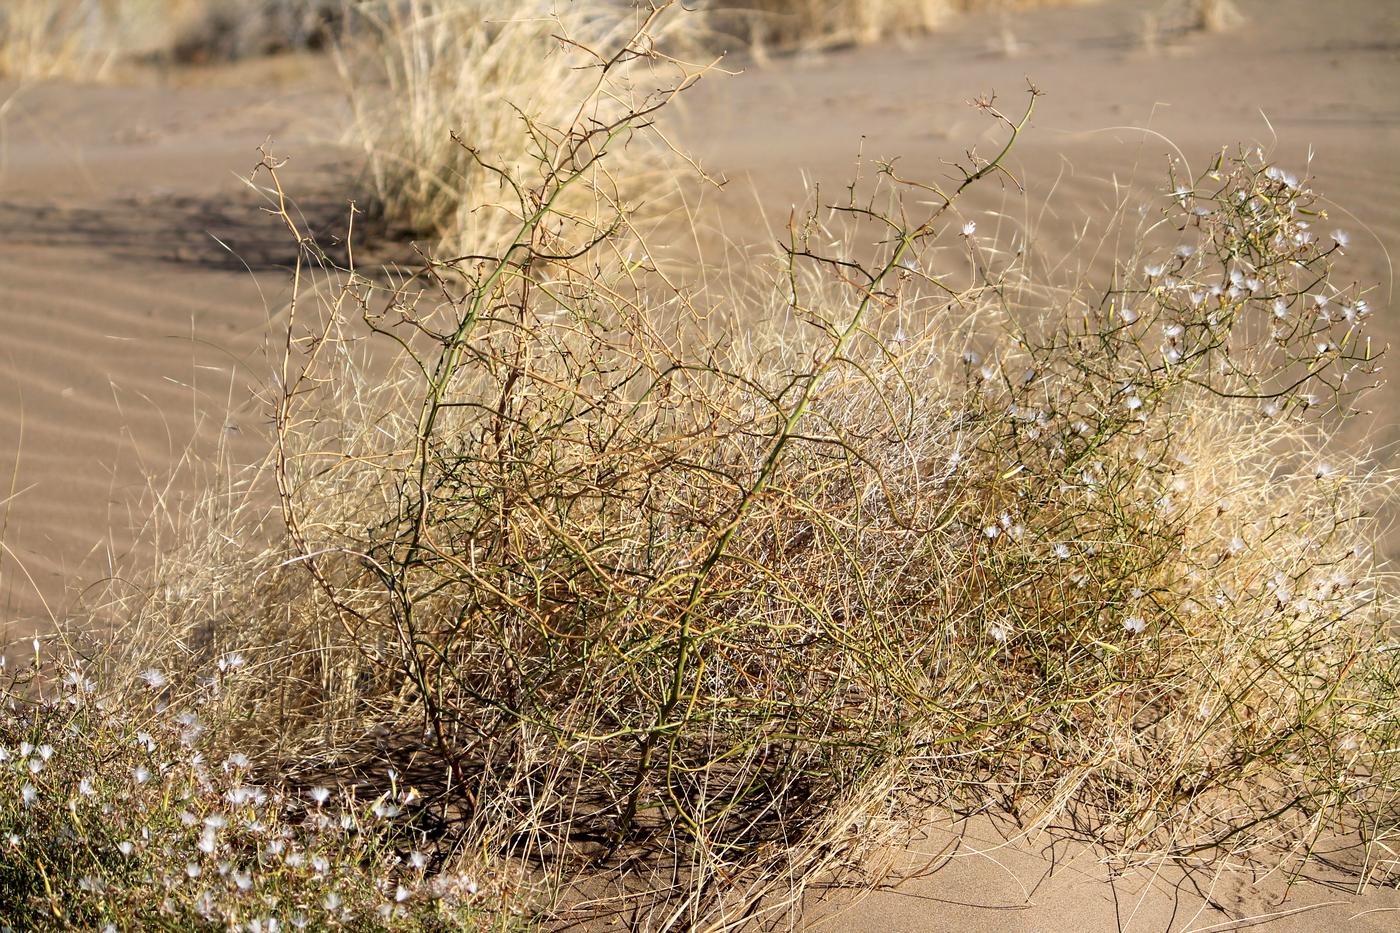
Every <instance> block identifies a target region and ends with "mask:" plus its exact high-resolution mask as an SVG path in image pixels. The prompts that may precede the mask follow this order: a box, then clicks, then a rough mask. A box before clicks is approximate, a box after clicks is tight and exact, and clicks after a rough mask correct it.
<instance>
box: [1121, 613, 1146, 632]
mask: <svg viewBox="0 0 1400 933" xmlns="http://www.w3.org/2000/svg"><path fill="white" fill-rule="evenodd" d="M1123 628H1124V630H1126V631H1127V632H1129V633H1130V634H1133V635H1141V634H1142V633H1143V631H1144V630H1145V629H1146V628H1147V620H1146V619H1144V618H1143V617H1142V616H1128V617H1127V618H1126V619H1124V620H1123Z"/></svg>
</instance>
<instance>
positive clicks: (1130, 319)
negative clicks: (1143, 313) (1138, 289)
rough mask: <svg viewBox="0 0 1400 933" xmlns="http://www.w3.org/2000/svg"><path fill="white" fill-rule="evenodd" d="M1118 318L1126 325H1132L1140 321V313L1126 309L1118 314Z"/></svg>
mask: <svg viewBox="0 0 1400 933" xmlns="http://www.w3.org/2000/svg"><path fill="white" fill-rule="evenodd" d="M1118 316H1119V317H1121V318H1122V319H1123V323H1124V324H1132V323H1134V322H1136V321H1137V319H1138V313H1137V312H1136V311H1134V310H1133V309H1132V308H1124V309H1123V310H1122V311H1119V312H1118Z"/></svg>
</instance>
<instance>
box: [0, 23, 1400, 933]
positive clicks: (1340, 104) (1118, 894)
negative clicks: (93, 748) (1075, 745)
mask: <svg viewBox="0 0 1400 933" xmlns="http://www.w3.org/2000/svg"><path fill="white" fill-rule="evenodd" d="M1237 5H1238V6H1239V8H1240V9H1241V11H1242V12H1243V14H1244V16H1245V17H1246V24H1245V25H1244V26H1243V27H1241V28H1239V29H1236V30H1233V31H1230V32H1227V33H1221V34H1193V35H1179V36H1177V35H1171V34H1163V35H1160V36H1159V37H1158V39H1157V41H1156V43H1155V47H1151V48H1149V47H1147V45H1146V43H1145V37H1144V14H1151V13H1155V12H1159V11H1161V10H1163V9H1164V8H1168V7H1171V6H1172V4H1170V3H1167V4H1164V3H1163V2H1162V0H1122V2H1116V3H1109V4H1106V5H1103V6H1096V7H1070V8H1063V9H1049V10H1043V11H1038V12H1034V13H1029V14H1024V15H1018V16H1017V17H1016V18H1015V19H1012V20H1005V21H1003V20H1001V19H999V18H998V17H996V16H980V17H971V18H968V19H965V20H963V21H961V22H959V23H957V24H955V25H954V26H953V27H951V28H950V29H949V31H947V32H946V33H944V34H941V35H938V36H933V37H929V38H926V39H919V40H917V41H910V42H907V43H889V44H886V45H882V46H878V47H872V48H865V49H853V50H847V51H838V52H832V53H828V54H825V55H822V56H820V57H816V56H813V57H797V58H787V59H779V60H777V61H775V62H772V63H770V64H768V65H765V66H762V67H759V66H754V67H746V69H745V73H744V74H743V75H741V76H739V77H737V78H725V79H721V78H719V77H715V78H713V79H707V80H706V81H704V82H702V84H701V86H700V87H699V88H697V89H696V91H695V92H694V93H692V94H691V95H690V98H689V100H688V102H687V103H686V106H685V112H684V114H682V115H681V117H680V118H679V120H678V122H677V126H676V129H677V132H678V134H679V135H680V138H681V139H682V141H683V142H684V143H685V144H686V145H687V146H688V147H689V148H690V149H691V150H692V151H694V152H695V154H696V155H697V156H698V157H699V158H700V160H701V161H702V162H703V164H704V165H705V166H706V167H707V169H709V170H710V171H711V172H714V173H717V174H722V175H724V176H726V177H727V178H728V179H729V181H728V184H727V185H726V187H725V188H724V190H723V191H720V192H714V193H711V194H710V195H707V197H708V198H710V199H711V200H713V201H715V202H717V203H716V206H717V207H718V208H719V215H720V216H721V217H723V218H725V220H724V228H725V230H726V232H727V233H728V234H729V235H731V236H734V235H736V231H737V232H739V233H741V234H743V237H747V238H749V239H752V240H754V241H762V240H764V239H765V238H766V234H765V233H764V227H763V225H762V217H764V216H766V217H770V218H780V219H781V218H785V217H786V215H787V212H788V209H789V206H790V205H791V204H793V203H798V202H800V201H802V200H803V199H804V198H805V196H806V193H807V191H808V190H809V186H811V185H812V184H815V183H820V184H822V185H823V186H824V187H826V188H828V189H836V188H839V187H841V186H842V185H844V184H845V182H846V180H847V178H848V177H849V175H850V172H851V165H852V160H853V157H854V155H855V153H856V152H857V151H858V150H859V149H861V148H863V150H864V152H865V155H866V156H867V157H875V156H879V157H892V156H896V155H897V156H899V157H900V162H899V165H900V166H901V169H902V170H903V171H904V172H905V173H906V174H910V175H915V176H919V175H925V176H933V177H938V176H939V175H940V173H946V172H947V168H946V167H945V165H944V160H950V159H954V158H957V157H959V156H960V155H961V154H962V152H963V150H964V149H966V148H968V147H970V146H973V145H977V146H979V147H981V149H982V150H983V151H985V150H986V149H988V148H989V147H990V146H991V145H993V140H994V138H995V132H994V129H993V128H992V127H991V126H990V125H989V124H988V123H987V122H986V121H985V119H984V118H983V117H981V116H979V115H978V114H976V113H975V112H974V111H973V110H972V109H971V108H970V107H969V106H968V105H967V100H968V99H969V98H971V97H972V96H974V95H976V94H979V93H985V92H990V91H996V92H997V93H998V94H999V95H1000V97H999V99H1000V100H1002V101H1005V102H1006V103H1007V106H1008V108H1010V107H1014V106H1015V104H1016V103H1017V102H1018V98H1019V95H1020V92H1021V89H1022V88H1023V87H1024V83H1025V78H1026V76H1030V77H1031V78H1032V79H1033V80H1034V81H1035V82H1036V84H1037V85H1038V86H1039V87H1041V88H1042V89H1043V90H1044V91H1045V92H1046V97H1045V98H1044V99H1043V101H1042V102H1041V106H1040V108H1039V110H1038V113H1037V117H1036V120H1035V123H1034V127H1033V129H1032V132H1031V133H1029V134H1028V135H1027V137H1026V139H1025V140H1024V142H1023V144H1022V145H1021V146H1019V147H1018V149H1017V150H1016V152H1015V153H1014V155H1013V156H1012V159H1011V161H1010V163H1009V165H1010V167H1011V168H1012V170H1013V172H1014V173H1015V174H1016V176H1017V178H1018V179H1019V180H1020V182H1021V183H1022V185H1023V186H1024V188H1025V193H1024V195H1023V194H1022V193H1020V192H1017V191H1014V190H1012V189H1010V188H1008V189H1006V190H1004V191H1000V192H998V191H991V192H985V193H983V194H982V195H979V196H978V198H977V199H976V200H974V201H972V202H971V203H970V204H969V205H968V207H967V213H968V216H969V217H971V218H973V219H977V220H978V222H979V225H981V226H982V228H983V229H987V230H989V231H990V230H993V229H996V228H997V227H998V226H1000V227H1001V228H1002V229H1003V230H1005V229H1006V226H1007V225H1011V226H1012V227H1018V228H1024V229H1025V232H1026V234H1027V236H1028V238H1029V239H1030V241H1031V242H1033V243H1035V244H1036V248H1037V249H1038V250H1040V251H1041V253H1042V255H1044V256H1046V257H1056V256H1067V255H1073V254H1074V248H1075V244H1076V241H1077V240H1078V239H1079V238H1080V237H1082V236H1083V235H1084V231H1085V229H1086V225H1088V227H1089V228H1092V227H1093V225H1095V224H1101V223H1102V222H1103V216H1104V213H1105V211H1106V210H1107V209H1108V207H1109V206H1110V205H1111V204H1112V203H1113V202H1114V199H1115V196H1116V192H1117V191H1118V190H1119V188H1120V187H1121V186H1136V187H1139V188H1147V187H1150V186H1154V185H1156V184H1158V182H1159V179H1161V178H1162V177H1163V172H1164V167H1165V165H1166V159H1167V158H1168V157H1169V156H1170V155H1173V154H1175V155H1177V156H1178V157H1179V158H1182V159H1184V160H1185V162H1187V163H1189V164H1190V166H1191V167H1192V168H1193V169H1199V168H1200V166H1202V165H1203V164H1204V162H1205V160H1206V159H1208V158H1209V157H1210V155H1211V154H1212V153H1214V152H1215V151H1217V150H1218V149H1219V148H1220V147H1221V146H1232V145H1234V144H1235V143H1241V142H1242V143H1245V144H1248V145H1259V146H1261V147H1263V148H1264V149H1265V150H1267V151H1270V152H1272V153H1275V154H1276V155H1277V157H1278V158H1279V159H1281V160H1282V161H1283V162H1284V163H1285V164H1286V165H1287V166H1288V167H1290V168H1291V169H1293V170H1295V171H1301V170H1302V169H1303V168H1304V166H1305V164H1307V159H1308V154H1309V152H1310V151H1311V153H1312V160H1311V168H1312V171H1313V173H1314V174H1315V176H1316V185H1317V187H1318V188H1319V190H1321V191H1322V192H1323V193H1324V194H1326V195H1327V197H1328V198H1329V199H1330V201H1331V203H1332V204H1333V205H1334V208H1333V210H1332V218H1331V221H1330V222H1331V223H1333V224H1335V225H1337V226H1340V227H1344V228H1347V229H1349V230H1350V231H1351V232H1352V234H1353V240H1352V246H1351V248H1350V255H1349V256H1348V257H1347V260H1346V264H1345V265H1344V267H1343V275H1344V277H1345V278H1348V279H1351V278H1354V279H1356V280H1358V281H1361V282H1366V283H1371V284H1374V285H1375V286H1376V290H1375V292H1374V293H1373V295H1372V304H1373V306H1375V308H1376V310H1377V325H1376V327H1377V329H1378V330H1379V332H1380V333H1381V334H1382V335H1384V336H1387V337H1389V338H1390V339H1392V340H1393V339H1395V337H1396V336H1400V326H1397V324H1396V323H1395V317H1394V314H1395V301H1394V294H1393V292H1394V284H1395V282H1394V273H1393V268H1392V258H1393V257H1395V256H1400V172H1397V170H1396V166H1397V165H1400V4H1397V3H1395V2H1393V0H1371V2H1363V0H1337V2H1329V3H1320V2H1316V0H1253V2H1249V0H1238V3H1237ZM0 108H3V119H0V334H3V339H0V521H3V523H4V525H3V532H0V544H2V545H3V563H0V626H2V627H3V630H0V639H4V640H8V639H10V638H17V637H20V636H25V637H27V636H28V635H29V634H30V633H32V632H35V631H39V632H42V631H47V630H51V629H52V625H53V620H54V619H55V618H57V617H62V616H63V615H65V614H66V613H68V612H70V611H72V610H73V609H74V608H75V607H79V606H81V605H82V604H83V602H84V600H85V599H90V598H91V597H90V594H91V593H93V592H96V591H98V590H99V589H100V585H101V584H102V582H103V581H104V580H105V579H107V578H109V577H113V576H116V577H121V576H123V575H126V574H128V573H130V572H132V570H133V569H138V568H140V567H142V566H144V565H146V564H148V563H149V562H150V561H151V560H152V559H154V558H156V557H157V556H158V553H159V538H157V537H153V535H152V534H151V529H152V528H153V527H157V526H159V525H160V523H161V522H162V521H164V518H162V510H163V514H165V515H168V514H178V511H179V509H180V507H181V503H182V502H183V501H186V500H187V499H188V497H189V496H190V495H192V494H193V493H194V491H195V490H196V489H197V488H198V485H199V482H200V471H199V470H198V469H194V468H191V467H190V466H189V465H190V464H195V463H199V462H203V461H206V460H208V459H209V458H211V457H225V458H227V459H228V460H229V461H231V462H236V463H248V462H254V461H256V460H257V458H258V457H259V456H260V455H261V454H262V452H264V451H265V450H266V446H267V425H266V415H265V411H264V409H263V407H262V406H261V404H260V403H259V401H258V399H257V393H258V390H259V387H260V386H262V385H265V384H266V383H267V380H268V379H269V378H270V373H271V367H270V364H269V363H268V361H267V358H266V357H265V355H264V352H263V347H264V342H265V339H266V336H267V334H268V333H269V329H270V323H274V322H275V320H276V317H277V315H278V314H279V313H280V311H281V308H282V306H283V304H284V302H285V299H286V297H287V291H288V287H289V280H288V277H287V275H286V266H287V263H288V262H290V260H291V258H292V256H293V250H292V248H291V244H289V243H288V242H287V241H286V238H285V236H284V234H283V232H282V231H281V230H280V229H279V228H278V226H277V224H276V222H275V221H274V220H272V219H271V218H269V217H267V216H266V215H264V214H262V213H260V211H259V204H260V202H259V198H258V196H257V195H256V193H255V192H252V191H250V190H249V189H248V188H247V187H246V186H245V185H244V184H243V183H242V181H241V180H240V177H241V176H246V175H247V174H248V173H249V172H250V170H251V169H252V168H253V166H254V165H255V164H256V162H257V160H258V155H257V151H256V150H257V147H258V146H259V145H260V144H262V143H263V142H264V141H265V140H266V139H267V138H268V137H273V138H274V139H275V140H276V147H277V150H278V151H279V152H280V153H282V154H286V155H292V156H293V162H292V164H291V167H290V169H289V171H288V174H287V178H288V180H289V181H290V182H291V183H292V185H293V188H294V190H297V191H298V193H299V194H300V196H301V198H302V201H303V206H304V207H305V208H306V209H307V210H308V211H309V212H311V213H313V214H317V215H319V216H321V217H323V218H331V217H334V216H337V213H338V212H339V211H342V210H343V199H344V198H345V196H346V195H347V193H349V191H350V190H351V189H352V188H353V184H352V183H351V182H347V181H346V177H347V174H349V173H352V171H353V169H352V168H351V166H352V164H353V160H352V159H351V158H350V156H349V154H347V153H345V152H343V151H341V150H340V149H339V148H338V147H337V146H336V145H335V143H334V140H335V139H336V137H337V135H338V131H339V125H340V122H341V121H343V119H344V105H343V103H342V102H341V101H340V99H339V97H338V95H337V94H336V92H335V88H334V81H333V79H332V78H331V76H330V74H329V72H328V69H326V68H325V66H324V63H317V62H314V61H302V60H293V61H292V62H291V63H290V64H289V63H288V61H287V60H280V61H277V62H269V63H261V64H260V63H253V64H251V65H241V66H238V67H237V68H225V69H222V70H219V69H215V70H210V71H202V72H195V73H189V74H180V75H174V76H167V79H166V80H155V79H152V80H149V81H147V82H144V83H140V84H136V85H132V86H125V87H94V86H79V85H65V84H48V85H42V86H35V87H28V88H24V89H19V88H16V87H14V86H13V85H4V84H0ZM862 140H863V142H862ZM743 237H741V238H743ZM1397 392H1400V389H1397V388H1396V387H1393V386H1391V387H1386V388H1384V389H1382V390H1381V392H1380V393H1379V394H1377V395H1376V396H1374V398H1373V401H1372V407H1373V408H1374V409H1375V410H1376V412H1377V415H1376V416H1375V417H1374V418H1373V419H1371V421H1372V425H1373V427H1374V428H1375V434H1374V435H1373V437H1374V442H1375V443H1377V444H1378V445H1381V446H1382V447H1384V445H1391V444H1393V443H1394V442H1395V441H1396V440H1400V426H1397V423H1396V419H1395V418H1394V417H1393V415H1392V413H1393V412H1394V411H1396V410H1397V405H1396V403H1397V402H1400V395H1397ZM1378 455H1380V456H1386V455H1387V454H1386V452H1385V451H1384V450H1383V449H1382V450H1381V451H1380V453H1379V454H1378ZM172 474H173V475H174V479H171V476H172ZM153 508H155V509H156V518H155V519H154V522H153V520H152V519H151V518H150V515H151V514H152V510H153ZM1390 550H1391V553H1392V554H1396V553H1400V551H1397V550H1396V549H1395V548H1394V546H1393V545H1392V546H1391V548H1390ZM954 830H955V828H954V827H950V826H943V825H935V826H934V827H933V828H931V829H930V830H929V831H928V834H927V835H926V836H925V837H924V838H922V839H920V840H919V841H916V842H915V843H913V844H911V845H910V846H909V848H908V850H907V851H906V852H903V853H898V856H899V860H902V861H903V867H904V868H905V869H909V868H910V867H911V866H914V865H926V864H928V863H929V862H930V860H932V864H933V865H934V866H935V867H937V868H938V870H937V871H934V872H932V873H926V872H925V873H922V874H923V877H920V878H917V879H914V880H911V881H908V882H906V883H904V884H901V885H898V886H895V887H893V888H892V889H890V890H881V891H878V892H876V893H874V894H871V895H870V896H868V897H866V898H864V899H863V900H861V901H860V902H859V903H858V904H856V905H855V906H849V905H848V906H845V907H843V904H844V903H845V902H844V901H843V900H842V897H841V896H838V895H839V892H835V893H830V892H829V894H828V896H823V897H821V898H813V899H812V900H811V902H809V905H808V910H807V911H806V912H805V914H804V922H806V923H807V924H808V925H810V926H811V927H812V928H814V929H829V930H869V931H897V930H909V931H920V933H924V931H935V930H938V931H942V930H958V931H972V930H1037V931H1039V930H1047V931H1048V930H1080V929H1082V930H1133V931H1138V930H1141V931H1147V930H1162V931H1167V930H1170V931H1186V930H1196V931H1208V930H1210V931H1220V930H1234V929H1246V928H1249V929H1253V928H1263V929H1269V930H1299V931H1301V930H1318V929H1329V928H1332V927H1339V928H1342V929H1346V930H1353V929H1354V930H1383V929H1400V899H1397V895H1396V892H1395V891H1393V890H1391V891H1385V890H1379V891H1377V890H1370V891H1367V892H1363V893H1358V892H1357V891H1356V890H1354V881H1352V882H1348V881H1347V880H1346V877H1345V875H1338V876H1334V877H1330V878H1329V877H1326V876H1323V875H1319V876H1318V877H1310V878H1306V879H1298V880H1297V881H1296V883H1294V884H1292V885H1290V884H1288V881H1289V879H1286V878H1282V877H1280V876H1277V875H1268V876H1253V875H1250V874H1247V873H1243V872H1239V871H1228V872H1221V871H1219V866H1216V867H1202V868H1198V869H1195V870H1193V871H1190V872H1186V871H1184V870H1183V869H1182V868H1181V867H1180V866H1159V868H1158V869H1157V870H1155V871H1153V870H1139V871H1137V872H1134V873H1132V874H1131V875H1130V876H1129V877H1127V878H1114V877H1113V870H1114V869H1113V865H1112V864H1111V863H1110V862H1107V861H1105V860H1102V859H1101V858H1100V857H1099V854H1098V853H1096V852H1094V851H1092V850H1090V849H1088V848H1086V847H1084V846H1083V845H1080V844H1077V843H1072V842H1068V841H1065V840H1063V839H1059V840H1057V839H1055V838H1053V837H1041V838H1016V839H1014V840H1013V841H1011V842H1007V841H1005V840H1004V839H1003V838H1002V837H1001V834H1000V832H999V831H998V830H997V829H996V828H995V827H994V826H993V825H992V824H990V823H986V822H977V823H973V824H970V825H968V826H965V827H961V828H959V829H957V832H955V831H954ZM955 840H957V845H956V848H955V850H954V849H951V848H950V846H951V845H952V843H953V842H954V841H955ZM1052 867H1053V868H1054V871H1053V872H1052V871H1051V868H1052ZM1318 871H1319V872H1320V871H1322V870H1321V869H1318Z"/></svg>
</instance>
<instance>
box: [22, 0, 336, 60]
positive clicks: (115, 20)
mask: <svg viewBox="0 0 1400 933" xmlns="http://www.w3.org/2000/svg"><path fill="white" fill-rule="evenodd" d="M346 9H347V0H6V3H5V4H4V5H3V6H0V76H5V77H11V78H17V79H21V80H41V79H46V78H66V79H77V80H101V79H105V78H108V77H110V76H111V75H112V74H113V73H116V72H117V71H118V69H119V66H120V65H122V64H130V63H131V62H135V61H141V60H149V59H155V60H160V59H173V60H175V61H178V62H183V63H191V62H200V63H207V62H220V61H232V60H235V59H240V58H248V57H252V56H257V55H268V54H272V53H275V52H283V51H289V50H293V49H302V48H318V47H321V46H324V45H326V44H328V43H329V42H330V40H331V39H332V38H333V37H334V36H335V35H336V34H337V33H338V31H339V29H340V27H341V26H342V24H343V19H344V14H345V11H346Z"/></svg>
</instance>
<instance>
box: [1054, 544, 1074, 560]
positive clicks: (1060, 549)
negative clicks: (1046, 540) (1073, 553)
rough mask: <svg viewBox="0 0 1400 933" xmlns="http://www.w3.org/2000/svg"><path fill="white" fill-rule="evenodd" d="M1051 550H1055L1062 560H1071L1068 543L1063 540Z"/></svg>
mask: <svg viewBox="0 0 1400 933" xmlns="http://www.w3.org/2000/svg"><path fill="white" fill-rule="evenodd" d="M1051 550H1052V551H1054V553H1055V556H1056V557H1058V558H1059V559H1060V560H1069V554H1070V551H1069V545H1068V544H1065V543H1063V542H1061V543H1059V544H1056V545H1055V546H1054V547H1053V548H1051Z"/></svg>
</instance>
